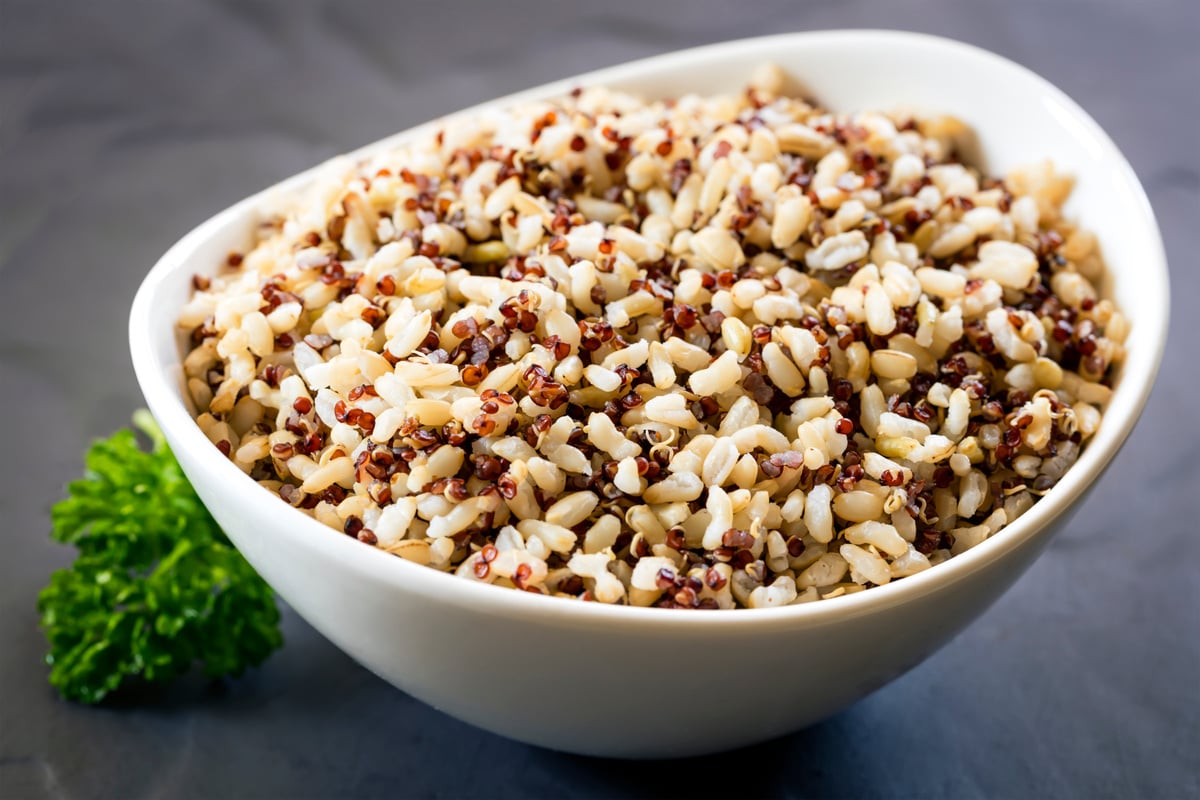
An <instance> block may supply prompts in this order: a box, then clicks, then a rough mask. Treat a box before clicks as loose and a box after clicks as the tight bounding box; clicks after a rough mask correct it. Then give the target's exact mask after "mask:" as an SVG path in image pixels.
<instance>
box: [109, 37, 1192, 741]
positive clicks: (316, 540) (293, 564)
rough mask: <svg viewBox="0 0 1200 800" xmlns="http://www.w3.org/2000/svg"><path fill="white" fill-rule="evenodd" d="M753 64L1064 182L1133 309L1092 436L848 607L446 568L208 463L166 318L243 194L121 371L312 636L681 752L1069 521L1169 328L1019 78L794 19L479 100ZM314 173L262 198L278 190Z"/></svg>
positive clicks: (901, 660) (1023, 555) (903, 662)
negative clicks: (986, 534) (526, 585)
mask: <svg viewBox="0 0 1200 800" xmlns="http://www.w3.org/2000/svg"><path fill="white" fill-rule="evenodd" d="M764 61H774V62H776V63H778V64H780V65H781V66H782V67H784V69H785V70H786V71H787V72H789V73H790V74H791V75H793V76H795V77H796V78H798V79H799V81H800V82H801V83H802V84H803V85H804V86H805V87H806V89H807V90H808V91H810V92H811V93H812V94H813V95H814V96H815V97H816V98H817V99H819V100H820V101H821V102H822V103H823V104H825V105H827V106H829V107H831V108H833V109H835V110H854V109H866V108H890V107H895V106H897V105H903V106H907V107H913V108H916V109H921V110H927V111H930V112H946V113H951V114H954V115H956V116H958V117H959V118H961V119H963V120H964V121H965V122H966V123H968V124H969V125H971V126H972V127H973V128H974V129H975V131H976V133H977V134H978V138H979V145H980V152H981V153H982V154H983V155H984V156H985V157H986V161H987V168H988V169H989V170H990V171H992V172H993V173H995V172H1001V171H1003V170H1005V169H1007V168H1009V167H1012V166H1014V165H1017V164H1022V163H1029V162H1032V161H1035V160H1039V159H1042V158H1047V157H1048V158H1051V159H1053V160H1054V162H1055V163H1056V165H1057V166H1059V167H1061V168H1063V169H1065V170H1066V171H1068V172H1070V173H1072V174H1073V175H1074V176H1075V178H1076V179H1077V184H1076V188H1075V193H1074V195H1073V196H1072V199H1071V202H1070V205H1069V207H1068V210H1069V213H1070V214H1072V215H1074V216H1075V217H1076V218H1078V219H1079V220H1080V221H1081V223H1082V224H1083V225H1084V226H1085V227H1087V228H1088V229H1090V230H1092V231H1094V232H1096V234H1097V235H1098V237H1099V240H1100V243H1101V246H1102V248H1103V251H1104V254H1105V257H1106V259H1107V262H1108V266H1109V268H1110V270H1111V276H1112V280H1111V282H1110V285H1109V286H1108V287H1106V291H1107V292H1108V293H1109V294H1110V296H1112V297H1113V298H1114V299H1115V300H1116V302H1117V303H1118V304H1119V306H1120V307H1121V308H1122V310H1123V311H1124V312H1125V313H1126V315H1127V316H1128V317H1129V318H1130V319H1131V320H1132V322H1133V330H1132V333H1131V334H1130V336H1129V339H1128V343H1127V344H1128V357H1127V361H1126V363H1125V365H1124V369H1123V374H1122V375H1121V377H1120V379H1119V381H1118V384H1117V386H1116V391H1115V392H1114V394H1113V397H1112V402H1111V404H1110V406H1109V408H1108V410H1107V412H1106V414H1105V417H1104V421H1103V424H1102V426H1101V428H1100V430H1099V432H1098V433H1097V434H1096V436H1095V437H1094V438H1093V440H1092V441H1091V443H1090V444H1089V445H1088V446H1087V447H1086V448H1085V449H1084V451H1083V454H1082V456H1081V457H1080V459H1079V461H1078V462H1077V463H1076V464H1075V465H1074V466H1073V467H1072V468H1071V469H1070V470H1069V471H1068V472H1067V474H1066V476H1065V477H1064V478H1063V479H1062V481H1061V482H1060V483H1059V484H1058V485H1057V486H1056V487H1054V489H1053V490H1052V491H1050V492H1049V493H1048V494H1047V496H1046V497H1045V498H1044V499H1042V500H1041V501H1040V502H1038V503H1037V504H1036V505H1035V506H1034V507H1033V509H1032V510H1031V511H1029V512H1028V513H1026V514H1025V515H1024V516H1022V517H1021V518H1020V519H1018V520H1017V521H1016V522H1015V523H1014V524H1012V525H1010V526H1008V527H1007V528H1005V529H1004V530H1002V531H1001V532H1000V533H999V534H997V535H996V536H994V537H993V538H991V539H989V540H987V541H985V542H983V543H982V544H980V545H979V546H977V547H975V548H974V549H972V550H970V551H968V552H966V553H964V554H962V555H959V556H957V557H955V558H953V559H951V560H950V561H949V562H947V563H945V564H943V565H940V566H938V567H936V568H934V569H931V570H928V571H926V572H923V573H920V574H918V575H915V576H912V577H909V578H905V579H903V580H901V581H897V582H894V583H892V584H889V585H887V586H882V587H878V588H873V589H870V590H869V591H865V592H861V593H858V594H854V595H851V596H848V597H842V598H838V599H834V600H828V601H823V602H818V603H812V604H808V605H801V606H788V607H784V608H777V609H764V610H738V611H725V612H709V613H687V612H680V611H670V610H664V609H654V608H631V607H623V606H620V607H614V606H606V605H602V604H599V603H580V602H569V601H560V600H554V599H549V598H546V597H537V596H534V595H531V594H527V593H524V592H516V591H511V590H504V589H499V588H496V587H492V586H487V585H484V584H478V583H474V582H470V581H465V580H460V579H456V578H454V577H452V576H449V575H446V574H443V573H440V572H436V571H434V570H431V569H429V568H427V567H421V566H418V565H416V564H413V563H410V562H408V561H405V560H403V559H400V558H396V557H393V556H390V555H388V554H386V553H384V552H382V551H379V550H376V549H374V548H370V547H364V546H363V545H361V544H360V543H358V542H357V541H355V540H353V539H352V538H350V537H347V536H341V535H337V534H335V533H334V532H332V531H330V530H329V529H328V528H326V527H324V526H322V525H321V524H319V523H318V522H316V521H314V520H313V519H311V518H309V517H308V516H306V515H305V514H303V513H302V512H300V511H297V510H295V509H293V508H290V507H289V506H287V505H286V504H284V503H282V502H280V501H279V499H278V498H276V497H274V496H273V495H271V494H270V493H268V492H265V491H263V490H262V489H261V488H259V487H258V486H256V485H255V484H254V482H253V481H251V480H250V479H249V478H247V477H246V476H245V475H244V474H242V473H241V472H240V471H239V470H238V469H237V468H236V467H235V466H234V465H233V464H232V463H231V462H230V461H228V460H226V459H225V458H224V457H222V456H221V454H220V453H219V452H218V451H217V449H216V448H214V447H213V446H212V445H211V444H210V443H209V442H208V440H207V439H205V437H204V435H203V434H202V433H201V432H200V430H199V428H198V427H197V426H196V424H195V423H194V422H193V419H192V415H191V414H190V413H189V411H188V408H187V406H186V405H185V401H184V399H183V391H182V380H181V375H182V368H181V365H180V362H181V357H180V350H179V346H178V344H177V339H176V335H175V327H174V325H175V319H176V315H177V312H178V310H179V308H180V307H181V305H182V304H183V303H184V301H185V299H186V298H187V296H188V294H189V291H190V286H191V276H192V274H193V273H202V274H203V273H212V272H213V271H215V268H216V266H217V265H218V264H219V263H220V262H221V261H222V259H223V258H224V256H225V254H226V253H227V252H229V251H230V250H231V249H236V248H241V247H245V246H246V245H247V243H248V242H249V241H250V240H251V232H252V229H253V226H254V224H255V221H256V218H257V217H256V211H257V209H258V208H259V206H260V203H261V200H262V195H257V196H255V197H251V198H249V199H247V200H245V201H243V202H241V203H238V204H237V205H235V206H233V207H232V208H230V209H228V210H226V211H223V212H222V213H220V214H218V215H217V216H215V217H213V218H212V219H210V220H209V221H208V222H205V223H204V224H203V225H201V226H200V227H198V228H197V229H195V230H194V231H192V232H191V233H189V234H188V235H187V236H185V237H184V238H183V239H182V240H181V241H180V242H179V243H178V244H176V245H175V246H174V247H173V248H171V250H170V251H169V252H168V253H167V254H166V255H165V256H163V258H162V259H161V260H160V261H159V262H158V264H157V265H156V266H155V267H154V269H153V270H152V271H151V272H150V274H149V275H148V276H147V277H146V280H145V283H143V285H142V287H141V289H140V291H139V292H138V294H137V297H136V299H135V300H134V303H133V310H132V314H131V318H130V343H131V348H132V351H133V363H134V367H135V370H136V372H137V378H138V381H139V383H140V384H141V387H142V391H143V392H144V393H145V396H146V402H147V403H148V404H149V407H150V410H151V411H152V412H153V414H154V416H155V417H156V418H157V419H158V421H159V422H160V423H161V425H162V427H163V430H164V432H165V433H166V436H167V440H168V441H169V442H170V445H171V447H172V448H173V450H174V451H175V453H176V455H177V456H178V458H179V461H180V463H181V464H182V465H183V468H184V471H185V472H186V473H187V475H188V477H189V478H190V479H191V481H192V482H193V484H194V485H195V487H196V491H197V492H199V494H200V497H201V498H203V500H204V502H205V503H206V504H207V505H208V507H209V509H210V510H211V511H212V513H213V515H214V516H215V517H216V519H217V521H218V522H219V523H220V524H221V526H222V527H223V528H224V529H225V530H226V531H227V532H228V534H229V536H230V538H231V539H232V540H233V541H234V543H235V544H236V545H237V547H238V548H239V549H240V550H241V551H242V552H243V553H244V554H245V556H246V558H247V559H249V560H250V563H251V564H253V565H254V567H255V569H257V570H258V571H259V572H260V573H261V574H262V575H263V577H264V578H266V580H267V581H268V582H270V584H271V585H272V586H273V587H275V589H276V590H277V591H278V592H279V594H280V595H281V596H282V597H284V598H285V599H286V600H287V601H288V603H290V604H291V606H292V607H293V608H295V609H296V611H297V612H299V614H300V615H301V616H303V617H304V618H305V619H306V620H308V621H309V622H310V623H311V624H312V625H313V627H315V628H316V629H317V630H319V631H321V632H322V633H323V634H324V635H325V636H327V637H329V639H330V640H332V641H333V642H334V643H335V644H336V645H337V646H338V647H340V648H342V649H343V650H345V651H346V652H347V653H349V654H350V655H351V656H353V657H354V658H355V659H357V660H358V661H360V662H361V663H362V664H364V665H365V666H366V667H368V668H369V669H371V670H372V671H373V672H375V673H376V674H378V675H380V676H381V677H383V678H384V679H386V680H388V681H390V682H391V683H393V684H395V685H396V686H397V687H399V688H400V689H403V690H404V691H406V692H408V693H409V694H411V695H413V696H414V697H417V698H419V699H421V700H423V701H425V702H427V703H429V704H430V705H432V706H434V707H436V708H438V709H441V710H442V711H444V712H446V713H447V714H450V715H452V716H455V717H458V718H459V719H462V720H465V721H467V722H470V723H472V724H474V725H478V726H479V727H481V728H484V729H486V730H489V731H494V732H496V733H499V734H502V735H505V736H510V737H512V738H515V739H519V740H521V741H525V742H530V743H533V744H538V745H542V746H545V747H550V748H554V749H558V750H568V751H573V752H577V753H587V754H595V755H607V756H627V757H659V756H682V755H694V754H699V753H705V752H712V751H717V750H722V749H726V748H732V747H737V746H740V745H746V744H750V743H753V742H756V741H761V740H764V739H768V738H771V737H774V736H778V735H781V734H784V733H787V732H789V731H793V730H796V729H799V728H801V727H803V726H806V725H809V724H811V723H813V722H815V721H817V720H819V719H821V718H823V717H825V716H827V715H829V714H832V713H833V712H835V711H837V710H838V709H841V708H843V707H844V706H846V705H848V704H850V703H852V702H854V701H855V700H857V699H859V698H861V697H862V696H864V695H866V694H867V693H868V692H871V691H873V690H875V689H877V688H879V687H880V686H882V685H884V684H885V683H887V682H888V681H890V680H892V679H893V678H895V677H897V676H898V675H900V674H901V673H903V672H905V671H906V670H908V669H910V668H911V667H913V666H915V665H916V664H918V663H920V662H921V660H923V659H924V658H926V657H927V656H928V655H929V654H930V653H932V652H933V651H934V650H935V649H937V648H938V647H939V646H941V645H942V644H944V643H945V642H946V641H947V640H949V639H950V638H951V637H952V636H954V635H955V634H956V633H957V632H958V631H960V630H961V629H962V628H963V627H964V626H965V625H966V624H967V623H968V622H970V621H971V620H972V619H974V618H975V617H976V616H978V615H979V614H980V613H982V612H983V611H984V609H986V608H987V607H988V606H989V605H990V604H991V603H992V602H993V601H995V600H996V598H997V597H999V596H1000V594H1001V593H1002V592H1003V591H1004V590H1005V589H1007V588H1008V587H1009V586H1010V585H1011V584H1012V583H1013V582H1014V581H1015V580H1016V579H1017V577H1018V576H1019V575H1020V574H1021V573H1022V572H1023V571H1024V570H1025V568H1026V567H1028V566H1029V564H1030V563H1031V562H1032V561H1033V560H1034V558H1035V557H1036V556H1037V555H1038V553H1039V552H1040V551H1041V549H1042V548H1043V547H1044V546H1045V545H1046V543H1047V542H1048V541H1049V539H1050V537H1051V536H1052V535H1053V534H1054V533H1055V532H1056V531H1057V530H1059V529H1060V528H1061V527H1062V526H1063V525H1064V524H1065V523H1066V521H1067V519H1068V517H1069V516H1070V514H1069V512H1070V511H1071V510H1072V509H1073V508H1075V507H1076V506H1077V505H1078V504H1079V503H1080V502H1082V500H1083V498H1084V497H1085V496H1086V494H1087V490H1088V488H1089V487H1090V486H1092V485H1093V484H1094V483H1095V481H1096V480H1097V478H1099V477H1100V474H1101V473H1102V472H1103V470H1104V469H1105V467H1106V466H1107V465H1108V463H1109V462H1110V460H1111V459H1112V457H1113V456H1114V455H1115V454H1116V452H1117V450H1118V449H1119V448H1120V446H1121V444H1122V442H1123V441H1124V440H1125V438H1126V436H1128V435H1129V432H1130V431H1131V430H1132V429H1133V426H1134V423H1135V421H1136V420H1137V417H1138V414H1139V413H1140V411H1141V408H1142V405H1143V403H1144V402H1145V400H1146V397H1147V395H1148V394H1149V392H1150V387H1151V384H1152V383H1153V380H1154V375H1155V373H1156V371H1157V369H1158V365H1159V361H1160V360H1161V357H1162V352H1163V345H1164V343H1165V340H1166V332H1167V307H1168V305H1167V268H1166V262H1165V256H1164V254H1163V248H1162V242H1161V239H1160V236H1159V232H1158V228H1157V226H1156V224H1155V221H1154V217H1153V214H1152V212H1151V210H1150V205H1149V203H1148V201H1147V200H1146V196H1145V194H1144V193H1143V191H1142V188H1141V186H1140V185H1139V183H1138V181H1137V178H1136V177H1135V176H1134V174H1133V171H1132V169H1131V168H1130V166H1129V164H1128V163H1127V162H1126V160H1125V159H1124V158H1123V157H1122V155H1121V154H1120V152H1118V150H1117V148H1116V146H1115V145H1114V144H1113V143H1112V141H1111V140H1110V139H1109V137H1108V136H1106V135H1105V134H1104V132H1103V131H1102V130H1101V129H1100V127H1099V126H1098V125H1097V124H1096V123H1095V122H1094V121H1093V120H1092V119H1091V117H1089V116H1088V115H1087V114H1086V113H1084V112H1083V110H1081V109H1080V108H1079V106H1077V105H1076V104H1075V103H1074V102H1072V101H1071V100H1070V99H1069V98H1068V97H1067V96H1066V95H1064V94H1063V93H1062V92H1061V91H1059V90H1058V89H1056V88H1055V87H1054V86H1051V85H1050V84H1049V83H1047V82H1046V81H1045V80H1043V79H1041V78H1039V77H1038V76H1036V75H1034V74H1033V73H1031V72H1029V71H1028V70H1026V69H1024V68H1022V67H1020V66H1018V65H1016V64H1013V63H1012V62H1010V61H1007V60H1005V59H1003V58H1000V57H999V56H996V55H993V54H991V53H988V52H986V51H983V50H980V49H977V48H975V47H970V46H968V45H964V44H959V43H957V42H953V41H949V40H946V39H939V38H934V37H930V36H923V35H917V34H911V33H894V32H886V31H832V32H821V33H800V34H788V35H781V36H771V37H766V38H760V39H747V40H743V41H737V42H729V43H725V44H719V45H714V46H710V47H702V48H698V49H693V50H685V51H681V52H677V53H670V54H668V55H664V56H659V57H655V58H650V59H647V60H644V61H637V62H634V63H631V64H625V65H623V66H618V67H613V68H611V69H605V70H601V71H599V72H593V73H589V74H586V75H581V76H578V77H575V78H571V79H568V80H566V81H561V82H558V83H553V84H549V85H547V86H542V87H540V88H537V89H532V90H530V91H527V92H522V93H520V94H517V95H513V96H511V97H506V98H503V99H500V100H497V101H495V102H494V103H489V104H486V105H494V104H497V103H498V104H508V103H512V102H514V101H517V100H525V99H532V98H541V97H547V96H551V95H557V94H561V93H564V92H566V91H568V90H570V89H571V88H572V87H574V86H577V85H591V84H606V85H609V86H614V87H618V88H621V89H627V90H631V91H634V92H637V93H640V94H643V95H645V96H647V97H662V96H669V95H678V94H680V93H684V92H699V93H713V92H720V91H733V90H738V89H740V88H741V87H742V86H744V85H745V82H746V81H747V80H748V77H749V75H750V74H751V72H752V70H753V69H754V67H755V66H757V65H758V64H760V63H762V62H764ZM397 102H402V100H401V99H400V98H398V99H397ZM484 107H485V106H479V107H476V108H475V109H470V110H468V111H465V112H462V113H464V114H470V113H473V112H475V111H477V110H478V109H480V108H484ZM432 126H433V125H432V123H431V124H429V125H424V126H421V127H419V128H415V129H413V130H410V131H407V132H405V133H401V134H398V135H397V136H394V137H391V138H390V139H388V140H385V141H382V142H379V143H376V144H374V145H371V146H369V147H367V148H364V149H363V150H362V151H360V152H362V153H368V152H371V151H373V150H377V149H379V148H384V147H388V146H390V145H393V144H395V143H397V142H400V141H404V140H406V139H408V138H411V137H414V136H420V135H422V134H424V133H426V132H428V131H430V130H431V129H432ZM311 174H312V173H311V172H306V173H304V174H301V175H298V176H296V177H295V178H292V179H290V180H288V181H285V182H284V183H283V184H281V185H280V186H279V187H275V190H278V189H281V188H282V189H292V188H296V187H298V186H300V185H302V184H304V183H305V181H308V180H309V179H310V177H311ZM279 657H281V658H287V657H288V655H287V653H286V652H285V653H283V654H282V655H281V656H279ZM297 701H298V702H303V698H297Z"/></svg>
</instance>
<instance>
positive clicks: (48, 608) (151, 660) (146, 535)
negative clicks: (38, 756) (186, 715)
mask: <svg viewBox="0 0 1200 800" xmlns="http://www.w3.org/2000/svg"><path fill="white" fill-rule="evenodd" d="M133 421H134V425H135V426H136V427H137V428H139V429H140V430H141V431H142V432H143V433H145V434H146V436H147V437H149V439H150V441H151V444H152V446H151V449H150V450H149V451H147V450H144V449H142V448H141V447H140V446H139V444H138V441H137V438H136V436H135V434H134V432H133V431H132V430H128V429H126V430H121V431H118V432H117V433H115V434H114V435H113V436H112V437H110V438H108V439H103V440H99V441H97V442H96V443H95V444H93V445H92V447H91V449H90V450H89V451H88V453H87V458H86V465H87V470H86V474H85V477H84V478H83V479H82V480H78V481H74V482H72V483H71V484H69V485H68V487H67V492H68V496H67V498H66V499H64V500H62V501H60V502H59V503H57V504H56V505H55V506H54V507H53V509H52V510H51V521H52V523H53V529H52V533H51V536H52V538H54V539H55V540H56V541H58V542H62V543H63V544H71V545H74V546H75V547H76V548H78V550H79V556H78V558H76V560H75V563H74V564H73V565H72V566H71V567H70V568H68V569H61V570H59V571H57V572H55V573H54V574H53V575H52V576H51V579H50V585H49V586H47V587H46V588H45V589H43V590H42V592H41V594H40V595H39V596H38V611H39V613H40V614H41V622H42V628H43V629H44V630H45V633H46V638H47V639H48V640H49V643H50V651H49V653H47V655H46V662H47V663H48V664H49V665H50V667H51V670H50V683H51V684H53V685H54V686H55V687H56V688H57V689H58V690H59V692H61V693H62V695H63V696H64V697H66V698H68V699H71V700H77V701H80V702H84V703H98V702H100V701H101V700H103V699H104V698H105V697H106V696H107V695H108V694H109V693H111V692H113V691H115V690H116V689H117V688H118V687H120V686H121V685H122V684H124V683H126V682H127V681H129V680H131V679H135V678H140V679H142V680H145V681H148V682H153V683H160V682H166V681H169V680H171V679H173V678H175V677H177V676H180V675H182V674H183V673H185V672H187V671H188V670H190V669H191V668H192V665H193V664H195V663H197V662H200V663H202V664H203V669H204V673H205V675H207V676H209V677H211V678H217V677H221V676H225V675H237V674H240V673H241V672H242V671H243V670H244V669H245V668H246V667H248V666H253V665H257V664H260V663H262V661H263V660H265V659H266V658H267V656H268V655H270V654H271V652H272V651H273V650H274V649H275V648H277V647H279V646H280V645H281V644H282V643H283V638H282V636H281V635H280V632H279V610H278V608H276V606H275V598H274V595H273V593H272V591H271V588H270V587H269V586H268V585H267V584H266V583H265V582H264V581H263V580H262V578H260V577H258V575H257V574H256V573H255V572H254V570H253V569H252V568H251V567H250V565H249V564H248V563H246V560H245V559H244V558H242V556H241V554H240V553H238V552H237V550H235V549H234V548H233V546H232V545H231V544H230V543H229V540H228V539H227V538H226V537H225V534H224V533H223V532H222V531H221V529H220V528H219V527H218V526H217V523H216V522H215V521H214V520H213V518H212V517H211V516H210V515H209V513H208V510H207V509H205V507H204V506H203V504H201V502H200V498H199V497H197V496H196V493H195V491H194V490H193V489H192V487H191V485H190V484H189V483H188V480H187V478H186V477H185V476H184V474H183V470H182V469H180V467H179V464H178V462H176V460H175V457H174V456H173V455H171V451H170V450H169V449H168V447H167V443H166V439H165V438H164V437H163V435H162V432H161V431H160V430H159V428H158V426H157V425H156V424H155V422H154V419H153V418H152V417H151V416H150V414H149V412H147V411H139V412H137V413H136V414H134V418H133Z"/></svg>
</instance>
